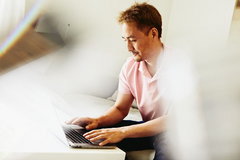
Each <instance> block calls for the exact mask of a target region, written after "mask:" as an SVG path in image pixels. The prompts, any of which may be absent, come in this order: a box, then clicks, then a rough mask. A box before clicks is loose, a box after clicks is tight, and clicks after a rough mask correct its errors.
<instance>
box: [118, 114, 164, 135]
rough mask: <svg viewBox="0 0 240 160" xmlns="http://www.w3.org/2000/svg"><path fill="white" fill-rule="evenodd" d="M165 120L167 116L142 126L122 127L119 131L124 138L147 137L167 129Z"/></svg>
mask: <svg viewBox="0 0 240 160" xmlns="http://www.w3.org/2000/svg"><path fill="white" fill-rule="evenodd" d="M166 120H167V116H163V117H159V118H157V119H154V120H151V121H148V122H145V123H142V124H137V125H132V126H126V127H122V128H121V129H122V132H123V134H124V138H137V137H149V136H154V135H156V134H158V133H161V132H163V131H165V130H166V129H167V127H166Z"/></svg>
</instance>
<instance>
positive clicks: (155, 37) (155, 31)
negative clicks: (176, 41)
mask: <svg viewBox="0 0 240 160" xmlns="http://www.w3.org/2000/svg"><path fill="white" fill-rule="evenodd" d="M150 34H151V36H152V38H154V39H158V30H157V28H155V27H153V28H152V29H151V30H150Z"/></svg>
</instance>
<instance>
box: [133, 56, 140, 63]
mask: <svg viewBox="0 0 240 160" xmlns="http://www.w3.org/2000/svg"><path fill="white" fill-rule="evenodd" d="M133 59H134V61H135V62H141V61H142V59H141V58H140V57H138V56H133Z"/></svg>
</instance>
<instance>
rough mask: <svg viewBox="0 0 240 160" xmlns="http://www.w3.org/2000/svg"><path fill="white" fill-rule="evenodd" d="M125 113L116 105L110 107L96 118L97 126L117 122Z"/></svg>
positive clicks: (110, 124)
mask: <svg viewBox="0 0 240 160" xmlns="http://www.w3.org/2000/svg"><path fill="white" fill-rule="evenodd" d="M126 115H127V113H123V112H122V111H121V110H119V109H118V108H117V107H115V106H114V107H111V108H110V109H109V110H108V111H107V112H106V113H105V114H104V115H102V116H100V117H98V118H96V120H97V121H98V127H107V126H112V125H115V124H117V123H119V122H120V121H121V120H123V119H124V118H125V117H126Z"/></svg>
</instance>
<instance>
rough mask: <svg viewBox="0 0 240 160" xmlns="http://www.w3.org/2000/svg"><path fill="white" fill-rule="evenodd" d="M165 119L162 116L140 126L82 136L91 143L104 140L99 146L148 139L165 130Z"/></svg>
mask: <svg viewBox="0 0 240 160" xmlns="http://www.w3.org/2000/svg"><path fill="white" fill-rule="evenodd" d="M166 119H167V116H163V117H159V118H156V119H154V120H151V121H148V122H145V123H142V124H136V125H131V126H126V127H120V128H109V129H98V130H93V131H91V132H88V133H86V134H85V135H84V136H85V137H86V138H87V139H90V140H91V141H96V140H100V139H105V140H104V141H103V142H101V143H100V144H99V145H106V144H108V143H117V142H120V141H121V140H123V139H125V138H137V137H149V136H153V135H156V134H158V133H161V132H163V131H165V130H166Z"/></svg>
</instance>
